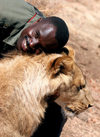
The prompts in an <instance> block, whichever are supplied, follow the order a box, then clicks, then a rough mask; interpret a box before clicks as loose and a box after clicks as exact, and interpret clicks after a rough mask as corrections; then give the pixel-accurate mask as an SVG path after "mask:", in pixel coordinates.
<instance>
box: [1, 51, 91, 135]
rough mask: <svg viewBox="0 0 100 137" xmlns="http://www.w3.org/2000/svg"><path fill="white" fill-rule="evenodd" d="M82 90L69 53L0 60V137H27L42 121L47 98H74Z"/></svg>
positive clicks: (80, 78) (78, 72) (16, 56)
mask: <svg viewBox="0 0 100 137" xmlns="http://www.w3.org/2000/svg"><path fill="white" fill-rule="evenodd" d="M84 86H85V80H84V77H83V74H82V72H81V70H80V68H79V67H78V66H77V65H76V63H75V61H74V57H73V52H72V51H71V50H69V53H68V54H65V53H62V54H49V55H46V54H45V53H42V54H40V55H38V56H33V55H30V56H28V55H23V54H18V55H12V56H9V57H8V58H5V59H2V60H1V61H0V137H30V136H31V135H32V133H34V131H35V130H36V128H37V126H38V125H39V124H40V122H41V119H42V118H44V112H45V109H46V107H47V100H48V98H53V99H56V98H59V99H60V96H63V97H66V98H67V96H68V97H69V96H70V97H71V96H74V95H75V96H77V95H78V94H79V88H83V87H84ZM84 97H85V96H84V95H83V96H82V98H81V100H83V98H84ZM66 98H65V100H66ZM76 99H77V98H76ZM65 100H62V99H61V101H63V102H64V101H65ZM68 100H70V98H68ZM71 100H72V99H71ZM65 103H66V101H65ZM88 105H89V102H88ZM88 105H87V104H86V106H88Z"/></svg>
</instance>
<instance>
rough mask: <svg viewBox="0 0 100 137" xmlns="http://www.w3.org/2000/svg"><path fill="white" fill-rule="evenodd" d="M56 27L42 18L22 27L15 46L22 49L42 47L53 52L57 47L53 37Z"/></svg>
mask: <svg viewBox="0 0 100 137" xmlns="http://www.w3.org/2000/svg"><path fill="white" fill-rule="evenodd" d="M55 34H56V27H55V26H54V25H52V24H50V23H49V22H48V21H45V19H43V20H42V21H40V22H37V23H35V24H32V25H30V26H29V27H28V28H26V29H24V30H23V31H22V33H21V35H20V37H19V39H18V41H17V48H18V49H19V50H23V51H34V52H36V50H39V49H43V50H44V51H46V52H53V51H54V50H56V49H57V48H58V42H57V40H56V38H55Z"/></svg>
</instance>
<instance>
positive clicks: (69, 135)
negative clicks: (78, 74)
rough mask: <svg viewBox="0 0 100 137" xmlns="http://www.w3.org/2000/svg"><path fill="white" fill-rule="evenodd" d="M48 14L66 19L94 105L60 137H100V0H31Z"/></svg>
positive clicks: (76, 118)
mask: <svg viewBox="0 0 100 137" xmlns="http://www.w3.org/2000/svg"><path fill="white" fill-rule="evenodd" d="M28 1H29V2H30V3H32V4H34V5H35V6H36V7H37V8H38V9H39V10H41V11H42V12H43V13H44V14H45V15H46V16H49V15H56V16H58V17H61V18H62V19H64V20H65V22H66V23H67V25H68V28H69V32H70V38H69V41H68V43H67V45H70V46H72V47H73V48H74V49H75V52H76V55H75V58H76V62H77V63H78V65H79V66H80V67H81V69H82V71H83V73H84V75H85V77H86V80H87V85H88V88H89V89H90V91H91V93H92V96H93V98H94V106H93V107H92V108H90V109H88V110H87V111H85V112H83V113H81V114H80V115H78V116H77V117H74V118H73V119H70V118H69V119H68V120H67V122H66V123H65V125H64V127H63V130H62V133H61V137H100V0H91V1H90V0H55V1H53V0H28Z"/></svg>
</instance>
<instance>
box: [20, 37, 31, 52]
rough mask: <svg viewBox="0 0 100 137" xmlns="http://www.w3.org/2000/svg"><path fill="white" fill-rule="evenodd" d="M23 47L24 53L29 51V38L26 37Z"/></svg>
mask: <svg viewBox="0 0 100 137" xmlns="http://www.w3.org/2000/svg"><path fill="white" fill-rule="evenodd" d="M21 47H22V49H23V50H24V51H27V50H28V49H29V48H30V41H29V39H28V36H25V38H24V40H23V42H22V46H21Z"/></svg>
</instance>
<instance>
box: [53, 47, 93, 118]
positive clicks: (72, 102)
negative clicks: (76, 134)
mask: <svg viewBox="0 0 100 137" xmlns="http://www.w3.org/2000/svg"><path fill="white" fill-rule="evenodd" d="M67 48H68V50H69V53H68V56H63V57H62V58H61V59H58V60H59V63H58V64H59V67H58V66H57V62H56V63H55V67H57V68H59V69H58V73H60V75H62V76H63V77H62V79H64V78H65V77H66V78H65V79H64V80H65V83H63V84H62V85H61V86H59V88H60V93H59V97H58V98H57V99H56V103H58V104H59V105H60V106H62V107H63V109H64V110H65V114H66V115H67V116H69V117H70V116H74V115H75V114H79V113H80V112H82V111H84V110H86V109H87V108H89V107H91V106H92V105H93V99H92V96H91V93H90V91H89V90H88V89H87V88H86V83H85V79H84V76H83V74H82V71H81V70H80V68H79V67H78V65H77V64H76V63H75V60H74V50H73V49H72V48H71V47H67ZM61 60H62V61H61ZM60 61H61V63H60ZM54 72H55V71H54ZM58 73H57V74H56V75H55V76H57V75H58ZM64 75H65V76H64ZM68 76H71V77H72V80H71V82H69V83H68V86H67V84H66V83H67V82H68V81H67V77H68ZM64 80H63V81H64Z"/></svg>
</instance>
